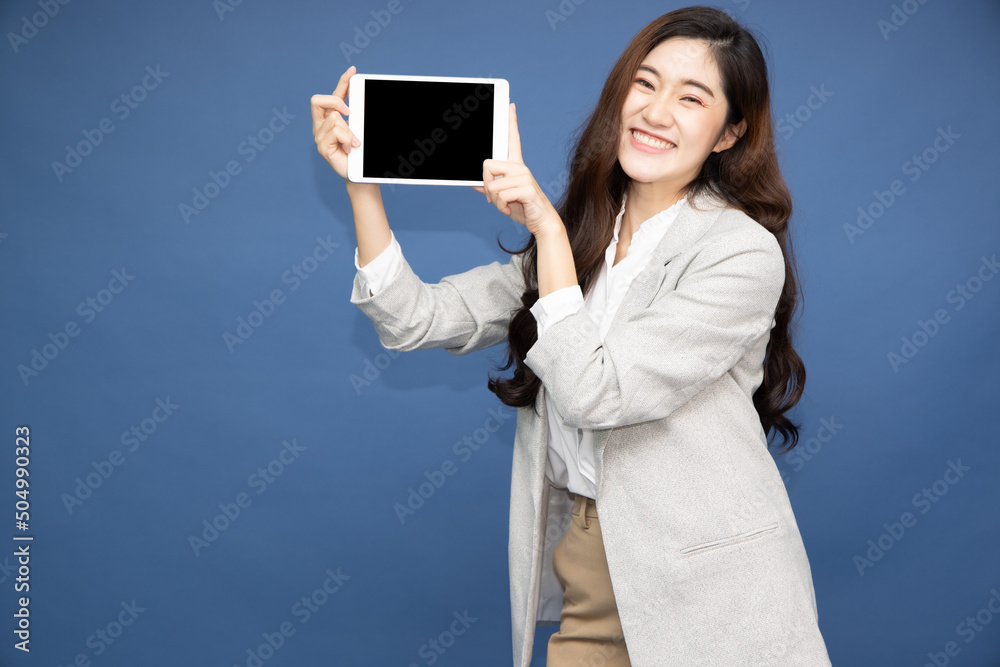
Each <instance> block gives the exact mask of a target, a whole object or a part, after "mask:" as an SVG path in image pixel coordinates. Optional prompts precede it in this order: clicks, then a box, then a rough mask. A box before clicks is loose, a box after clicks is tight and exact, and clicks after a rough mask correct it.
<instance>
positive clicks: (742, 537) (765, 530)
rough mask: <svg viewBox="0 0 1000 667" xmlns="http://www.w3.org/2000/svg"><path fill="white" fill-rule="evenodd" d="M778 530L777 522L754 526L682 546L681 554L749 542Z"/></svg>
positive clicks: (697, 552)
mask: <svg viewBox="0 0 1000 667" xmlns="http://www.w3.org/2000/svg"><path fill="white" fill-rule="evenodd" d="M776 530H778V524H777V522H775V523H772V524H770V525H768V526H764V527H762V528H754V529H753V530H748V531H746V532H745V533H740V534H739V535H732V536H730V537H724V538H722V539H720V540H712V541H711V542H702V543H701V544H696V545H694V546H692V547H684V548H683V549H681V555H682V556H691V555H694V554H700V553H705V552H706V551H714V550H715V549H721V548H723V547H728V546H731V545H733V544H742V543H743V542H750V541H751V540H757V539H760V538H762V537H766V536H768V535H770V534H772V533H774V532H775V531H776Z"/></svg>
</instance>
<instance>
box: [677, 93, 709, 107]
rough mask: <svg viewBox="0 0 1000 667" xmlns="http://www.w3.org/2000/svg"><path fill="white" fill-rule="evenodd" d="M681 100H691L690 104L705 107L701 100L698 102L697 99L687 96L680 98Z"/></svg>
mask: <svg viewBox="0 0 1000 667" xmlns="http://www.w3.org/2000/svg"><path fill="white" fill-rule="evenodd" d="M681 99H682V100H691V101H692V102H695V103H696V104H698V105H699V106H705V105H704V104H702V103H701V100H699V99H698V98H697V97H691V96H690V95H688V96H686V97H682V98H681Z"/></svg>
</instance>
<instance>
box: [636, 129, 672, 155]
mask: <svg viewBox="0 0 1000 667" xmlns="http://www.w3.org/2000/svg"><path fill="white" fill-rule="evenodd" d="M632 138H633V139H634V140H635V141H636V142H637V143H640V144H642V145H644V146H649V147H650V148H656V149H658V150H661V151H662V150H666V149H668V148H674V147H675V145H674V144H672V143H670V142H669V141H663V140H662V139H657V138H655V137H651V136H650V135H648V134H646V133H645V132H641V131H639V130H632Z"/></svg>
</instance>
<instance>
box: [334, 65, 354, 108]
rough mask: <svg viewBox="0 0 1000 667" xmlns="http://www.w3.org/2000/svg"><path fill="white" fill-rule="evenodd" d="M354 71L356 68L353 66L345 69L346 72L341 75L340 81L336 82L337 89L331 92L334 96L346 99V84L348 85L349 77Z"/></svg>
mask: <svg viewBox="0 0 1000 667" xmlns="http://www.w3.org/2000/svg"><path fill="white" fill-rule="evenodd" d="M356 71H357V68H356V67H355V66H354V65H351V66H350V67H348V68H347V71H346V72H344V73H343V74H342V75H341V77H340V81H338V82H337V87H336V88H335V89H334V91H333V94H334V95H336V96H337V97H339V98H340V99H342V100H343V99H347V84H348V83H350V80H351V76H352V75H353V74H354V73H355V72H356Z"/></svg>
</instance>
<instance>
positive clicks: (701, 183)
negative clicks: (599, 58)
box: [488, 7, 806, 453]
mask: <svg viewBox="0 0 1000 667" xmlns="http://www.w3.org/2000/svg"><path fill="white" fill-rule="evenodd" d="M671 37H686V38H692V39H698V40H702V41H704V42H706V43H707V45H708V47H709V53H710V54H711V57H712V58H713V59H714V61H715V64H716V66H717V67H718V69H719V73H720V76H721V79H722V88H723V92H724V93H725V96H726V100H727V102H728V107H729V111H728V115H727V117H726V127H729V126H731V125H735V124H737V123H739V122H740V121H741V120H742V119H744V118H745V119H746V131H745V132H744V133H743V134H742V136H740V138H739V139H738V140H737V141H736V143H735V144H733V146H732V147H731V148H729V149H727V150H724V151H721V152H714V153H711V154H710V155H709V157H708V159H707V160H706V161H705V163H704V165H703V166H702V168H701V172H700V173H699V175H698V176H697V177H696V178H695V179H694V180H693V181H692V182H691V183H690V184H689V185H688V187H687V189H686V190H685V192H686V194H688V195H689V199H693V198H696V197H697V196H698V195H699V194H700V193H702V192H709V193H711V194H714V195H716V196H717V197H719V198H721V199H722V200H723V201H725V202H727V203H728V204H729V205H731V206H733V207H735V208H737V209H739V210H741V211H743V212H744V213H746V214H747V215H748V216H750V217H751V218H753V219H754V220H756V221H757V222H758V223H759V224H761V225H762V226H763V227H765V228H766V229H767V230H768V231H770V232H771V233H772V234H774V236H775V238H776V239H777V241H778V243H779V244H780V245H781V249H782V252H783V254H784V257H785V284H784V287H783V289H782V292H781V298H780V299H779V301H778V305H777V309H776V313H775V326H774V327H773V328H772V329H771V335H770V339H769V341H768V344H767V351H766V355H765V358H764V377H763V381H762V383H761V385H760V387H759V388H758V389H757V391H756V392H755V393H754V395H753V404H754V407H755V408H756V410H757V414H758V416H759V417H760V422H761V426H762V427H763V429H764V433H765V435H768V436H770V435H771V431H772V430H773V431H774V432H776V433H777V434H780V435H781V437H782V440H783V443H784V445H785V449H784V450H783V451H782V453H784V452H787V451H789V450H790V449H792V448H793V447H794V446H795V445H796V444H797V443H798V436H799V433H798V425H797V424H794V423H793V422H791V421H790V420H789V419H788V418H787V417H786V416H785V414H784V413H785V412H787V411H788V410H790V409H791V408H792V407H793V406H794V405H795V404H796V403H798V401H799V399H800V398H801V397H802V391H803V388H804V386H805V379H806V371H805V365H804V364H803V363H802V359H801V358H800V357H799V355H798V354H797V353H796V351H795V349H794V347H793V346H792V336H791V333H792V332H791V329H792V326H791V324H792V323H791V318H792V315H793V313H794V311H795V305H796V300H797V298H798V292H799V290H798V280H797V277H796V271H795V263H794V258H793V256H792V248H791V238H790V236H789V234H788V220H789V218H790V217H791V214H792V201H791V194H790V193H789V191H788V187H787V185H786V184H785V180H784V178H783V177H782V175H781V171H780V169H779V167H778V158H777V154H776V152H775V146H774V128H773V121H772V117H771V103H770V93H769V85H768V72H767V63H766V60H765V58H764V55H763V53H762V52H761V50H760V47H759V46H758V44H757V41H756V39H755V38H754V37H753V35H751V34H750V32H749V31H748V30H747V29H746V28H744V27H742V26H741V25H740V24H739V23H737V22H736V21H735V20H734V19H733V18H732V17H730V16H729V15H728V14H726V13H725V12H724V11H722V10H719V9H715V8H712V7H687V8H684V9H678V10H675V11H672V12H670V13H668V14H664V15H663V16H661V17H659V18H657V19H656V20H654V21H653V22H652V23H650V24H649V25H647V26H646V27H645V28H643V29H642V30H641V31H640V32H639V33H638V34H637V35H636V36H635V37H634V38H633V39H632V41H631V43H629V45H628V47H627V48H626V49H625V52H624V53H622V55H621V57H620V58H619V59H618V62H617V63H615V65H614V68H613V69H612V70H611V73H610V74H609V75H608V78H607V81H606V82H605V84H604V88H603V90H602V91H601V95H600V98H599V99H598V101H597V105H596V106H595V107H594V110H593V112H592V113H591V114H590V116H589V118H587V120H586V121H585V122H584V123H583V125H581V126H580V128H579V129H578V130H577V132H576V139H575V142H576V143H575V149H574V150H573V155H572V159H571V160H570V168H569V171H570V177H569V184H568V187H567V188H566V191H565V192H564V193H563V195H562V197H561V198H560V200H559V202H558V203H557V204H556V209H557V210H558V212H559V215H560V217H561V218H562V220H563V223H564V224H565V226H566V232H567V234H568V236H569V242H570V246H571V247H572V250H573V261H574V262H575V264H576V273H577V281H578V282H579V284H580V288H581V289H582V290H583V293H584V294H586V293H587V290H588V289H589V287H590V285H591V283H592V282H593V281H594V280H595V279H596V277H597V274H598V271H599V270H600V267H601V264H602V262H603V261H604V254H605V250H606V249H607V247H608V244H609V243H610V242H611V237H612V235H613V233H614V221H615V218H616V216H617V212H618V208H619V207H620V206H621V201H622V197H623V195H624V193H625V191H626V188H627V187H628V184H629V180H630V179H629V177H628V175H626V174H625V172H624V171H623V170H622V168H621V165H620V164H619V163H618V145H619V143H618V142H619V137H620V135H621V127H622V107H623V105H624V103H625V98H626V96H627V95H628V92H629V89H630V87H631V85H632V81H633V80H634V78H635V74H636V72H637V71H638V67H639V65H640V64H641V63H642V61H643V59H645V57H646V56H647V55H648V54H649V52H650V51H652V50H653V48H655V47H656V46H657V45H658V44H660V43H661V42H663V41H664V40H667V39H670V38H671ZM498 243H499V239H498ZM500 247H501V248H503V250H504V251H505V252H508V253H512V254H521V253H524V262H523V265H522V266H523V273H524V282H525V285H526V286H527V287H528V289H526V291H525V292H524V294H523V295H522V297H521V303H522V305H521V307H520V308H519V309H518V310H517V311H516V312H515V313H514V314H513V317H512V318H511V321H510V326H509V329H508V337H507V359H506V365H504V366H501V367H499V368H498V369H497V370H498V371H506V370H508V369H510V367H511V366H513V367H514V373H513V376H511V377H507V378H503V377H498V376H493V375H491V376H490V379H489V383H488V386H489V388H490V391H492V392H493V393H495V394H496V395H497V397H498V398H499V399H500V400H501V401H502V402H504V403H505V404H507V405H510V406H513V407H526V406H529V405H534V403H535V400H536V398H537V395H538V390H539V388H540V386H541V380H540V379H539V378H538V376H536V375H535V374H534V372H532V370H531V369H530V368H529V367H528V366H527V365H526V364H525V363H524V358H525V355H526V354H527V352H528V350H529V349H531V347H532V345H534V344H535V342H536V340H537V339H538V330H537V324H536V322H535V318H534V316H533V315H532V314H531V312H530V311H529V308H531V306H532V305H533V304H534V303H535V302H536V301H537V300H538V287H537V283H538V281H537V276H538V272H537V254H536V246H535V238H534V236H531V237H529V239H528V241H527V243H526V244H525V246H524V247H523V248H521V249H520V250H507V249H506V248H504V247H503V244H502V243H501V244H500ZM772 444H774V443H772Z"/></svg>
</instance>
